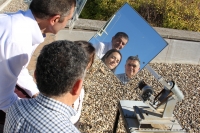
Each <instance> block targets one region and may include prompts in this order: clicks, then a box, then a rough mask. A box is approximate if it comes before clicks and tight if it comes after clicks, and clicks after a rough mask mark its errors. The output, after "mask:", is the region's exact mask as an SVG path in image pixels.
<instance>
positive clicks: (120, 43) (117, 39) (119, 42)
mask: <svg viewBox="0 0 200 133" xmlns="http://www.w3.org/2000/svg"><path fill="white" fill-rule="evenodd" d="M128 40H129V37H128V35H127V34H126V33H124V32H117V33H116V34H115V36H113V37H112V41H111V42H100V43H98V44H96V45H94V47H95V49H96V55H97V56H98V57H99V58H102V57H103V56H104V55H105V53H106V52H107V51H108V50H111V49H117V50H120V49H122V48H123V47H124V46H125V45H126V44H127V43H128Z"/></svg>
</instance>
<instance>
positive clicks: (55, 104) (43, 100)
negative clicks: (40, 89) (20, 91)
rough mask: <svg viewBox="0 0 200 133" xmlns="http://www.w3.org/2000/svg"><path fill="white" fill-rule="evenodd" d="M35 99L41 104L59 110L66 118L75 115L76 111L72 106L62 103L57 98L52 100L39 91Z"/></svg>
mask: <svg viewBox="0 0 200 133" xmlns="http://www.w3.org/2000/svg"><path fill="white" fill-rule="evenodd" d="M35 99H36V101H37V102H38V103H40V104H42V105H43V106H45V107H47V108H49V109H52V110H55V111H57V112H60V113H62V114H63V115H65V116H66V117H68V118H70V117H71V116H74V115H76V111H75V110H74V109H73V108H72V107H70V106H68V105H66V104H64V103H61V102H59V101H57V100H54V99H52V98H50V97H47V96H44V95H43V94H41V93H40V94H39V95H38V96H37V97H36V98H35Z"/></svg>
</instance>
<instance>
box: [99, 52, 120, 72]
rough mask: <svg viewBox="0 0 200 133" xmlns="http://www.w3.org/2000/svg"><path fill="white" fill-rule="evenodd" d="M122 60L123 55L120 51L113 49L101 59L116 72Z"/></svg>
mask: <svg viewBox="0 0 200 133" xmlns="http://www.w3.org/2000/svg"><path fill="white" fill-rule="evenodd" d="M121 59H122V55H121V53H120V51H119V50H117V49H111V50H108V51H107V52H106V53H105V55H104V56H103V57H102V58H101V60H102V61H103V62H104V63H105V65H106V66H107V67H108V68H109V69H110V70H111V71H112V72H115V70H116V68H117V66H118V65H119V64H120V62H121Z"/></svg>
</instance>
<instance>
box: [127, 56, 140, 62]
mask: <svg viewBox="0 0 200 133" xmlns="http://www.w3.org/2000/svg"><path fill="white" fill-rule="evenodd" d="M128 60H136V61H138V62H139V63H140V59H139V58H138V56H129V57H128V58H127V60H126V62H127V61H128Z"/></svg>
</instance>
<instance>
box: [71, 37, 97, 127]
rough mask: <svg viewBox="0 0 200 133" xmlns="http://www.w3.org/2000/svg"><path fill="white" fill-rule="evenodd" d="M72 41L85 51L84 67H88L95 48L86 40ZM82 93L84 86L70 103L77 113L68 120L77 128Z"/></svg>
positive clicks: (83, 92)
mask: <svg viewBox="0 0 200 133" xmlns="http://www.w3.org/2000/svg"><path fill="white" fill-rule="evenodd" d="M74 43H75V45H79V46H81V47H82V48H83V49H84V50H85V52H86V53H87V54H88V65H87V68H86V69H89V68H90V67H91V66H92V64H93V62H94V58H95V48H94V47H93V46H92V44H91V43H90V42H87V41H74ZM84 94H85V91H84V88H83V87H82V89H81V93H80V96H79V97H78V98H77V99H76V101H75V102H74V104H73V105H72V106H73V108H74V109H75V110H76V111H77V114H76V115H75V116H72V117H71V118H70V120H71V122H72V123H73V124H74V125H75V126H76V127H77V128H79V126H80V122H79V119H80V116H81V109H82V104H83V98H84Z"/></svg>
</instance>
